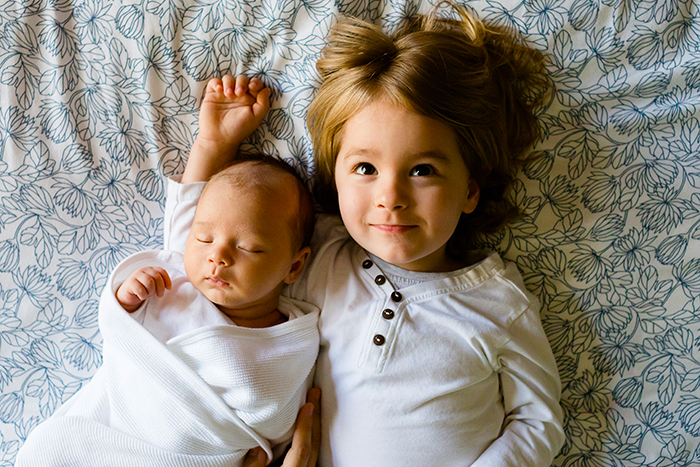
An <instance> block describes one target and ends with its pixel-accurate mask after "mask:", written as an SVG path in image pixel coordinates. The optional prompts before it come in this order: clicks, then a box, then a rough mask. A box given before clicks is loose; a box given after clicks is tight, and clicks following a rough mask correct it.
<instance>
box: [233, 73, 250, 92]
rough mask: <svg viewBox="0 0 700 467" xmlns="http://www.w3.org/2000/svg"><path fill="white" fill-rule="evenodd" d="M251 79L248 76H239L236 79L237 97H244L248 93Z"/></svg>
mask: <svg viewBox="0 0 700 467" xmlns="http://www.w3.org/2000/svg"><path fill="white" fill-rule="evenodd" d="M249 81H250V79H249V78H248V77H247V76H246V75H238V77H237V78H236V95H237V96H244V95H245V93H247V92H248V82H249Z"/></svg>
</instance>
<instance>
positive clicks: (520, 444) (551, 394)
mask: <svg viewBox="0 0 700 467" xmlns="http://www.w3.org/2000/svg"><path fill="white" fill-rule="evenodd" d="M202 186H203V185H202V184H189V185H179V184H177V183H175V182H174V181H170V182H169V185H168V203H167V204H166V210H165V213H166V242H168V244H169V245H170V247H171V248H174V249H178V248H183V247H184V238H186V233H187V230H188V229H189V225H190V223H191V221H192V216H191V214H190V213H191V212H192V210H193V209H192V206H191V203H193V202H194V203H196V197H197V192H198V191H199V190H201V187H202ZM312 250H313V256H312V258H311V261H310V264H308V265H307V268H306V269H305V273H304V275H303V276H302V278H301V279H300V280H299V281H297V282H296V283H295V284H293V286H292V287H290V288H289V290H288V291H287V292H288V293H289V294H290V295H291V296H294V297H295V298H301V299H304V300H307V301H310V302H311V303H313V304H315V305H317V306H319V307H321V309H322V310H323V311H322V313H321V318H320V320H319V327H320V331H321V350H320V353H319V358H318V363H317V370H316V385H317V386H319V387H320V388H321V389H322V391H323V396H322V430H323V437H322V440H323V443H322V447H321V453H320V460H319V465H321V466H323V467H328V466H369V465H396V466H420V467H424V466H429V465H436V466H437V465H439V466H457V465H472V466H478V467H485V466H513V467H516V466H517V467H528V466H531V467H542V466H547V465H549V464H550V463H551V461H552V459H553V458H554V456H555V455H556V454H557V452H558V451H559V449H560V448H561V446H562V444H563V441H564V434H563V430H562V411H561V408H560V406H559V397H560V391H561V388H560V382H559V376H558V372H557V368H556V364H555V361H554V357H553V355H552V351H551V349H550V347H549V343H548V341H547V338H546V336H545V334H544V331H543V329H542V325H541V323H540V318H539V313H538V311H539V304H538V302H537V299H536V298H535V297H534V296H533V295H532V294H530V293H529V292H528V291H527V290H526V289H525V287H524V285H523V282H522V278H521V277H520V274H519V272H518V271H517V268H516V267H515V265H514V264H511V263H504V262H503V261H502V260H501V259H500V258H499V257H498V255H496V254H492V255H490V256H488V257H487V258H486V259H485V260H483V261H481V262H479V263H477V264H476V265H474V266H473V267H472V268H469V269H467V270H465V272H464V273H463V274H461V275H458V276H455V277H446V278H442V279H438V280H435V281H431V282H427V283H422V284H418V285H414V286H411V287H407V288H405V289H399V292H400V293H401V295H402V298H401V300H400V301H399V302H395V301H393V300H392V299H391V293H392V292H394V290H393V288H392V286H391V284H390V283H389V282H385V283H384V284H382V285H378V284H377V283H376V282H375V278H376V277H377V276H380V275H383V274H382V271H381V270H379V268H378V267H377V266H376V265H375V264H374V263H372V264H371V266H370V267H368V268H364V267H363V263H364V262H365V261H367V260H368V259H369V258H368V255H367V253H366V252H365V251H364V250H363V249H362V248H360V247H359V246H358V245H357V244H356V243H355V242H354V241H352V240H351V239H350V238H349V236H348V234H347V231H346V230H345V228H344V227H343V226H342V223H341V222H340V221H339V220H337V219H335V218H332V217H328V216H325V217H321V218H320V219H319V222H318V223H317V227H316V231H315V233H314V244H313V245H312ZM385 309H388V310H392V311H393V313H394V317H393V318H392V319H386V318H384V317H383V316H382V311H383V310H385ZM376 335H381V336H383V337H384V338H385V343H384V344H383V345H381V346H378V345H375V344H374V343H373V339H374V336H376Z"/></svg>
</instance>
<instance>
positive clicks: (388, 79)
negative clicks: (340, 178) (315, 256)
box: [307, 2, 551, 254]
mask: <svg viewBox="0 0 700 467" xmlns="http://www.w3.org/2000/svg"><path fill="white" fill-rule="evenodd" d="M442 3H447V4H448V5H450V6H451V7H452V8H453V9H454V10H455V11H456V12H457V13H458V15H459V16H460V19H459V20H451V19H444V18H440V17H438V16H437V8H438V7H439V6H440V5H442ZM442 3H441V4H440V5H438V7H436V8H435V10H433V12H432V13H431V14H429V15H427V16H422V15H419V16H416V17H414V18H411V19H409V20H408V22H407V23H406V25H405V26H404V27H403V28H401V29H400V30H399V31H398V32H396V33H394V34H393V35H388V34H386V33H384V32H383V31H382V30H381V29H380V28H379V27H378V26H375V25H373V24H371V23H367V22H364V21H360V20H358V19H353V18H345V19H342V20H340V22H338V23H337V24H335V25H334V26H333V27H332V29H331V31H330V33H329V35H328V38H327V45H326V47H325V48H324V49H323V51H322V52H321V58H320V59H319V61H318V63H317V65H316V67H317V69H318V71H319V73H320V75H321V78H322V80H323V82H322V84H321V87H320V89H319V91H318V94H317V95H316V97H315V99H314V100H313V101H312V103H311V105H310V107H309V111H308V115H307V126H308V127H309V131H310V134H311V137H312V140H313V144H314V151H315V158H316V163H317V174H316V180H315V185H314V192H315V195H316V200H317V201H318V202H319V203H320V204H321V206H322V207H323V208H324V209H325V210H326V211H327V212H331V213H338V199H337V191H336V188H335V183H334V171H335V162H336V158H337V156H338V153H339V151H340V146H341V143H342V136H343V126H344V125H345V123H346V122H347V121H348V119H349V118H351V117H352V116H353V115H354V114H356V113H357V112H358V111H360V110H361V109H362V108H364V107H367V106H368V105H370V104H371V103H372V102H375V101H377V100H381V99H384V100H386V101H388V102H390V103H392V104H394V105H396V106H397V107H400V108H404V109H407V110H409V111H412V112H416V113H418V114H420V115H423V116H426V117H430V118H433V119H436V120H438V121H440V122H442V123H444V124H446V125H448V126H449V127H450V128H452V130H453V131H454V132H455V134H456V135H457V139H458V143H459V146H460V151H461V154H462V157H463V159H464V161H465V163H466V166H467V169H468V170H469V173H470V176H471V178H473V179H474V180H475V181H476V182H477V184H478V185H479V188H480V189H481V196H480V200H479V204H478V206H477V208H476V210H475V211H474V212H473V213H471V214H469V215H468V216H467V215H462V219H460V223H459V226H458V227H457V230H456V231H455V235H453V237H452V241H451V248H452V250H451V251H452V252H453V253H458V254H461V253H459V252H461V251H462V250H464V249H466V248H467V247H468V246H467V245H466V242H467V241H468V239H469V238H471V237H472V236H473V235H474V234H476V233H490V232H493V231H496V230H498V229H499V228H500V227H502V226H503V224H505V223H506V222H508V221H510V220H512V219H513V218H515V217H516V216H517V215H518V208H517V207H516V206H515V205H514V203H513V202H512V201H510V200H509V199H508V189H509V188H510V185H511V183H512V181H513V178H514V176H515V171H516V169H517V167H518V166H520V165H521V164H522V162H523V161H524V158H525V153H526V152H527V150H528V149H529V148H530V147H531V146H532V144H533V143H534V142H535V141H536V139H537V137H538V135H539V131H540V128H539V124H538V122H537V119H536V117H535V115H534V109H535V108H536V107H537V106H538V105H540V104H541V103H542V101H543V99H544V98H545V97H546V95H547V94H548V92H549V91H550V88H551V81H550V80H549V78H548V76H547V74H546V70H545V66H544V58H543V56H542V54H541V53H540V52H538V51H536V50H534V49H531V48H528V47H526V46H524V45H522V44H521V43H520V42H519V41H518V39H517V38H516V37H515V36H514V35H513V34H512V33H510V32H509V31H507V30H506V29H504V28H501V27H496V26H489V27H488V28H487V27H485V26H484V24H483V23H482V22H481V21H480V20H479V19H478V18H476V17H475V16H474V15H473V14H472V13H470V12H469V11H468V10H467V9H466V8H464V7H462V6H459V5H456V4H454V3H452V2H442ZM455 248H456V250H457V251H456V250H455Z"/></svg>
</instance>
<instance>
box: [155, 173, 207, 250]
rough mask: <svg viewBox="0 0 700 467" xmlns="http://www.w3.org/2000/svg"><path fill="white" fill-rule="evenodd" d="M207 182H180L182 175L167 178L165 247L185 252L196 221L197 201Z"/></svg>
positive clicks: (164, 225) (165, 248) (164, 221)
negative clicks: (193, 223)
mask: <svg viewBox="0 0 700 467" xmlns="http://www.w3.org/2000/svg"><path fill="white" fill-rule="evenodd" d="M204 185H206V182H195V183H180V177H179V176H177V177H173V178H169V179H168V180H167V187H166V189H167V193H166V201H165V211H164V213H163V216H164V219H163V249H164V250H171V251H177V252H179V253H182V254H185V244H186V243H187V235H188V234H189V232H190V228H191V227H192V222H193V221H194V213H195V210H196V209H197V202H198V201H199V197H200V196H201V194H202V190H203V189H204Z"/></svg>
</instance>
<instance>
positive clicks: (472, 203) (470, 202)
mask: <svg viewBox="0 0 700 467" xmlns="http://www.w3.org/2000/svg"><path fill="white" fill-rule="evenodd" d="M480 194H481V190H480V189H479V185H478V184H477V183H476V180H474V179H473V178H470V179H469V192H468V193H467V202H466V203H465V204H464V209H462V212H463V213H464V214H470V213H472V212H473V211H474V209H476V205H477V204H479V195H480Z"/></svg>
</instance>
